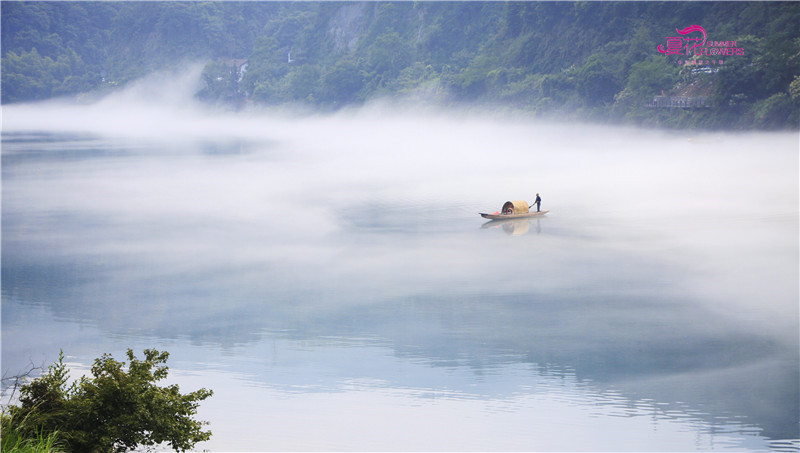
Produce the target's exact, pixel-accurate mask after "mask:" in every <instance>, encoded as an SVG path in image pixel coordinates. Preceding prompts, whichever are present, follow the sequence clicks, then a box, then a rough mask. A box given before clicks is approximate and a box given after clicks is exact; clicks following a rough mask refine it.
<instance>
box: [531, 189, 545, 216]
mask: <svg viewBox="0 0 800 453" xmlns="http://www.w3.org/2000/svg"><path fill="white" fill-rule="evenodd" d="M533 204H535V205H536V212H540V211H539V207H540V206H541V205H542V199H541V198H540V197H539V194H538V193H537V194H536V201H534V202H533ZM533 204H532V205H531V207H533Z"/></svg>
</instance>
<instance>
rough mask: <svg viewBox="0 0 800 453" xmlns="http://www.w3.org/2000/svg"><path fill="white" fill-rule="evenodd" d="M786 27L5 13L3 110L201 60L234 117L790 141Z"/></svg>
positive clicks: (585, 6) (166, 12)
mask: <svg viewBox="0 0 800 453" xmlns="http://www.w3.org/2000/svg"><path fill="white" fill-rule="evenodd" d="M798 24H800V3H799V2H362V3H354V2H297V3H295V2H286V3H284V2H241V3H239V2H202V3H201V2H3V3H2V102H3V103H9V102H22V101H32V100H38V99H47V98H51V97H54V96H65V95H79V94H81V93H97V92H103V91H105V90H110V89H114V88H115V87H119V86H122V85H124V84H125V83H126V82H128V81H130V80H132V79H136V78H138V77H141V76H143V75H145V74H146V73H148V72H151V71H153V70H158V69H166V68H171V69H175V68H179V67H180V66H181V65H186V64H188V63H189V62H192V61H198V60H200V61H202V62H205V63H206V66H205V69H204V71H203V74H202V78H203V82H204V87H203V89H202V90H201V91H200V92H199V93H197V96H198V97H199V98H200V99H202V100H204V101H206V102H209V103H215V104H223V105H230V106H234V107H241V106H246V105H249V104H256V105H283V104H291V105H296V104H301V105H305V106H308V107H311V108H324V109H336V108H339V107H342V106H346V105H354V104H359V103H363V102H366V101H369V100H371V99H376V98H389V99H411V100H416V101H424V102H431V103H436V104H443V105H461V104H472V103H480V104H482V105H490V106H493V107H497V108H509V109H523V110H526V111H529V112H531V113H532V114H541V115H558V116H562V117H565V118H576V119H589V120H595V121H614V122H624V123H634V124H646V125H661V126H666V127H681V128H684V127H685V128H699V127H702V128H761V129H775V128H797V127H798V125H800V26H798ZM691 25H700V26H702V27H703V28H704V31H705V32H707V34H708V36H707V38H708V41H709V43H708V44H707V46H706V47H707V48H705V49H703V50H704V52H696V51H695V52H690V55H686V50H687V49H686V45H687V43H688V44H691V43H693V42H696V41H689V40H684V41H681V42H680V44H676V43H678V41H679V40H675V39H672V41H671V42H668V40H667V38H681V39H683V38H696V37H698V36H699V33H697V32H694V34H687V35H685V36H684V35H681V34H679V33H678V32H677V30H678V29H685V27H689V26H691ZM659 45H661V46H662V49H663V48H668V49H670V51H669V52H670V53H673V54H665V53H663V52H659V50H658V49H657V48H658V46H659ZM677 45H683V47H681V48H680V53H677V51H678V49H679V48H678V47H676V46H677ZM669 46H673V47H669ZM695 53H703V54H702V55H693V54H695ZM656 97H659V98H658V99H656ZM670 99H688V101H686V102H685V103H681V102H677V101H675V102H673V101H670ZM686 106H689V107H686Z"/></svg>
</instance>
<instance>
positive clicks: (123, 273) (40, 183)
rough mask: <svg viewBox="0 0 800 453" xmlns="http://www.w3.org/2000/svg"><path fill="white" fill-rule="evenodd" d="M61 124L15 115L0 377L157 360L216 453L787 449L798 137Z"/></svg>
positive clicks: (286, 124) (549, 127)
mask: <svg viewBox="0 0 800 453" xmlns="http://www.w3.org/2000/svg"><path fill="white" fill-rule="evenodd" d="M74 113H75V114H74V115H67V116H69V117H70V119H64V120H63V121H61V122H58V121H50V119H52V118H50V117H48V113H47V112H39V111H36V108H34V107H30V108H19V109H6V112H5V113H4V116H5V118H4V130H3V136H2V140H3V141H2V340H3V341H2V360H3V363H2V367H3V371H4V372H6V373H11V374H13V373H14V372H15V371H18V370H21V369H23V368H25V366H26V365H27V364H28V363H29V362H31V361H33V362H34V363H41V362H43V361H44V362H48V363H49V362H51V361H53V360H55V359H56V358H57V355H58V351H59V349H60V348H63V350H64V352H65V354H66V355H67V357H68V362H69V364H70V366H71V367H72V370H73V375H77V374H80V373H81V372H86V370H87V369H88V367H89V366H90V364H91V361H92V360H93V358H95V357H98V356H100V355H101V354H103V353H106V352H110V353H113V354H114V355H115V356H116V357H119V358H121V357H122V356H123V352H124V351H125V349H126V348H129V347H130V348H134V349H135V350H136V351H138V352H139V354H141V350H142V349H143V348H157V349H163V350H167V351H169V352H170V354H171V358H170V369H171V376H170V381H171V382H176V383H178V384H180V385H181V388H182V389H183V390H184V391H189V390H193V389H196V388H198V387H207V388H211V389H213V390H214V392H215V394H214V396H213V397H212V398H210V399H208V400H206V401H205V402H204V403H203V404H202V405H201V409H200V414H199V418H201V419H204V420H208V421H210V429H211V430H212V432H213V437H212V439H211V441H209V442H207V443H204V444H201V445H198V448H199V449H210V450H213V451H242V450H247V451H258V450H529V451H532V450H539V451H603V450H614V451H696V450H703V451H708V450H744V451H768V450H778V451H783V450H786V451H797V449H798V446H799V445H800V441H798V439H799V438H800V433H798V422H799V421H800V417H798V413H799V411H800V409H799V408H798V405H799V404H800V403H799V402H800V392H799V391H798V386H799V384H798V382H800V376H799V374H800V373H798V135H797V134H729V135H726V134H693V135H687V134H685V133H678V132H651V131H640V130H633V129H616V128H604V127H596V126H581V127H579V128H578V127H576V126H575V125H560V124H538V123H533V122H530V121H524V120H513V119H506V120H503V121H500V120H491V119H486V118H480V117H470V116H460V117H449V116H447V115H442V114H438V115H433V114H431V115H429V116H425V117H418V116H415V115H410V114H397V115H386V114H383V113H381V112H369V111H365V112H360V113H359V112H356V113H352V114H344V115H338V116H328V117H280V116H270V115H257V114H250V115H239V116H235V115H229V114H199V113H196V112H195V113H192V114H187V115H179V114H174V115H173V116H170V114H169V113H164V112H160V113H159V115H161V116H158V115H153V114H142V116H141V117H139V118H138V121H131V122H130V123H126V124H127V126H126V127H123V126H122V125H120V124H119V123H118V122H116V123H103V122H102V118H100V117H99V116H98V117H96V118H94V120H95V121H92V119H93V118H91V117H89V115H91V114H96V113H97V112H92V111H85V110H80V109H78V110H76V111H75V112H74ZM119 114H120V115H122V113H119ZM81 115H85V117H81ZM187 116H188V118H187ZM76 117H77V119H76ZM126 118H127V117H126ZM127 119H130V118H127ZM69 121H73V122H72V123H70V122H69ZM120 121H122V120H120ZM537 192H539V193H541V195H542V198H543V200H544V201H543V208H545V209H550V210H551V213H550V214H549V215H548V216H547V217H545V218H541V219H537V220H528V221H522V222H517V223H486V222H485V221H484V220H483V219H481V218H480V217H479V216H478V215H477V213H478V212H494V211H496V210H498V209H499V208H500V206H501V204H502V203H503V202H504V201H506V200H513V199H527V200H528V201H529V202H532V200H533V198H534V197H535V194H536V193H537Z"/></svg>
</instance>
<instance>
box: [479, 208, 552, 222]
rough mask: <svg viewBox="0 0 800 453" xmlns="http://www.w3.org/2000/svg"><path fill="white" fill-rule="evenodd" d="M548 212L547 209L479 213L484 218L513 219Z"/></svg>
mask: <svg viewBox="0 0 800 453" xmlns="http://www.w3.org/2000/svg"><path fill="white" fill-rule="evenodd" d="M548 212H550V211H549V210H547V211H533V212H527V213H524V214H486V213H483V212H481V213H479V214H480V215H481V217H483V218H484V219H492V220H514V219H525V218H528V217H536V216H541V215H545V214H547V213H548Z"/></svg>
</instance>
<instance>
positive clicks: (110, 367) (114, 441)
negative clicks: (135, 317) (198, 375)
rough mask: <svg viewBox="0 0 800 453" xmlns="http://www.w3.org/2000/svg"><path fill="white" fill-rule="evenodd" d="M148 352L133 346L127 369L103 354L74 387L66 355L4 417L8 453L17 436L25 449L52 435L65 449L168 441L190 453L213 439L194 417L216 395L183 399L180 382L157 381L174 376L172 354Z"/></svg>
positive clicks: (108, 448)
mask: <svg viewBox="0 0 800 453" xmlns="http://www.w3.org/2000/svg"><path fill="white" fill-rule="evenodd" d="M144 355H145V357H144V359H143V360H139V359H137V358H136V357H135V356H134V354H133V351H132V350H130V349H129V350H128V352H127V356H128V361H129V365H128V366H127V370H126V369H125V362H118V361H116V360H114V359H113V358H112V357H111V356H110V355H108V354H104V355H103V356H102V357H100V358H99V359H95V361H94V365H93V366H92V369H91V373H92V377H91V378H89V377H83V378H81V379H80V380H79V381H76V382H73V383H72V384H68V370H67V368H66V366H65V365H64V362H63V359H64V356H63V353H62V354H61V355H60V356H59V359H58V362H57V363H55V364H53V365H51V366H50V367H49V368H48V371H47V372H46V373H45V374H43V375H42V376H41V377H39V378H37V379H34V380H32V381H31V382H30V383H27V384H25V385H22V387H21V388H20V399H19V401H20V405H19V406H11V407H10V408H9V409H8V411H7V414H4V417H3V433H2V434H3V452H4V453H5V452H6V451H7V450H6V442H5V441H6V435H7V433H13V436H18V437H19V438H20V442H19V444H20V445H23V444H25V443H26V442H28V441H29V440H31V439H37V438H41V439H48V438H49V437H50V436H53V437H52V440H53V441H55V440H57V439H62V440H63V442H64V444H65V447H66V448H65V449H66V450H70V451H97V452H111V451H126V450H133V449H136V448H137V447H139V446H154V445H158V444H162V443H166V444H169V445H170V446H171V447H172V448H173V449H175V450H178V451H184V450H188V449H191V448H192V447H193V446H194V445H195V444H196V443H197V442H201V441H204V440H208V439H209V438H210V437H211V432H210V431H203V430H202V427H203V425H205V424H206V422H201V421H196V420H194V419H193V418H192V417H193V416H194V415H195V414H196V413H197V407H198V405H199V402H200V401H202V400H204V399H206V398H208V397H209V396H211V395H212V392H211V391H210V390H206V389H200V390H197V391H194V392H191V393H188V394H185V395H184V394H181V393H180V389H179V388H178V386H177V385H169V386H166V387H159V386H158V385H156V382H157V381H160V380H162V379H164V378H165V377H166V376H167V370H168V369H167V367H166V366H164V365H163V364H164V363H165V362H166V361H167V358H168V357H169V354H168V353H167V352H159V351H156V350H154V349H145V350H144ZM9 448H10V445H9ZM8 451H12V450H8ZM15 451H55V450H15Z"/></svg>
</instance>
